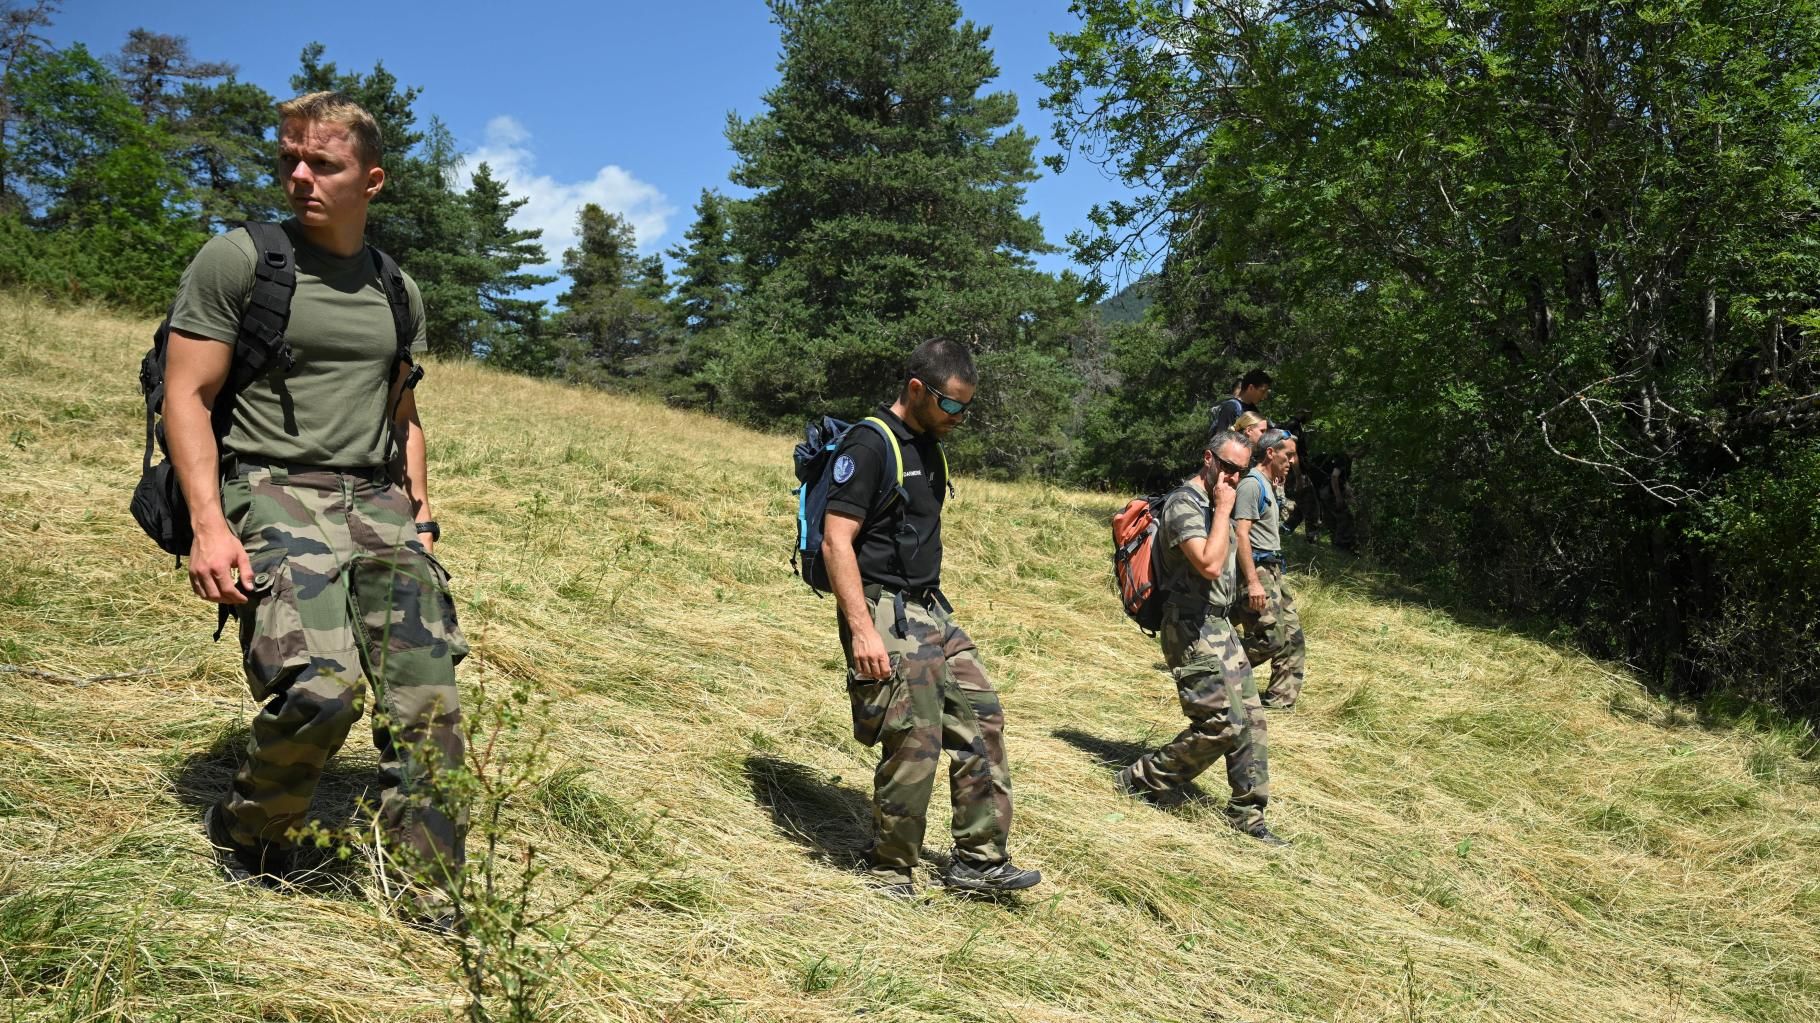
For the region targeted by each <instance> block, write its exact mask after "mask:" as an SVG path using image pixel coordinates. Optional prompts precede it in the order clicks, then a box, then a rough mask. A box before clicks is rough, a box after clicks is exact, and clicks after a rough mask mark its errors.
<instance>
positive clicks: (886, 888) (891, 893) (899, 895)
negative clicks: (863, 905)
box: [872, 881, 916, 901]
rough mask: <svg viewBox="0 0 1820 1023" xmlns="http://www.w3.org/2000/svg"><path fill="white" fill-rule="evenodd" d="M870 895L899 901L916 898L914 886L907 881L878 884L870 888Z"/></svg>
mask: <svg viewBox="0 0 1820 1023" xmlns="http://www.w3.org/2000/svg"><path fill="white" fill-rule="evenodd" d="M872 894H874V895H877V896H879V897H881V898H886V899H897V900H899V901H903V900H908V899H914V898H916V885H914V884H912V883H911V882H909V881H891V882H880V883H876V884H874V885H873V886H872Z"/></svg>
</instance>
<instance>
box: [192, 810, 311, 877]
mask: <svg viewBox="0 0 1820 1023" xmlns="http://www.w3.org/2000/svg"><path fill="white" fill-rule="evenodd" d="M202 827H203V831H204V832H205V833H206V834H207V835H208V840H209V845H211V846H213V847H214V849H215V863H216V865H217V866H219V867H220V868H221V873H222V874H223V875H224V876H226V877H227V879H228V880H229V881H230V882H232V883H234V884H241V883H247V884H256V885H260V886H261V887H265V888H276V887H278V886H279V885H280V884H282V883H283V882H284V877H285V875H286V874H289V873H290V872H291V851H290V850H289V849H284V848H281V847H279V846H275V845H272V844H270V843H267V842H260V843H258V844H256V845H241V844H240V843H239V842H236V841H234V836H233V834H232V833H231V832H230V831H229V830H228V825H227V811H226V810H225V809H223V808H222V806H221V804H220V803H212V804H210V806H209V808H208V810H207V811H206V812H205V813H203V815H202Z"/></svg>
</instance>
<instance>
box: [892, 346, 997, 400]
mask: <svg viewBox="0 0 1820 1023" xmlns="http://www.w3.org/2000/svg"><path fill="white" fill-rule="evenodd" d="M956 377H959V378H960V380H961V382H962V383H964V384H970V385H973V386H978V385H979V382H980V375H979V370H977V369H974V368H973V353H972V352H969V351H968V350H967V346H966V345H964V344H961V343H960V342H959V341H951V340H949V339H948V338H931V339H930V340H928V341H924V342H923V343H922V344H920V345H917V346H916V351H914V352H911V353H910V359H909V361H907V362H905V363H904V387H905V389H906V390H907V389H908V388H909V386H910V381H911V380H913V379H914V380H921V381H922V382H923V383H924V384H926V385H928V386H930V387H934V388H936V389H937V390H940V389H941V388H942V387H944V386H946V385H947V383H948V381H949V380H952V379H954V378H956Z"/></svg>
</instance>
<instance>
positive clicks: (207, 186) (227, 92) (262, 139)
mask: <svg viewBox="0 0 1820 1023" xmlns="http://www.w3.org/2000/svg"><path fill="white" fill-rule="evenodd" d="M277 127H278V113H277V110H276V105H275V103H274V101H273V99H272V95H271V94H270V93H268V92H266V91H265V90H264V89H261V88H260V87H259V86H257V85H253V84H252V83H250V82H239V81H235V80H234V79H232V78H230V79H228V80H227V81H225V82H209V83H197V82H187V83H185V84H184V86H183V93H182V96H181V99H180V102H179V106H178V110H177V118H176V123H175V125H174V126H173V129H172V131H173V134H174V135H175V136H176V145H177V157H178V160H179V161H180V162H181V164H182V166H183V168H184V172H185V173H186V174H187V175H188V177H189V180H190V185H191V187H193V188H194V189H195V191H196V204H197V214H198V218H199V220H200V222H201V226H202V227H203V229H204V230H214V229H217V228H220V227H225V226H231V225H234V224H238V223H240V222H242V221H247V220H275V219H278V218H279V217H283V216H286V215H288V213H287V206H286V203H285V200H284V191H283V190H282V189H281V188H280V187H279V185H278V184H277V182H276V181H274V180H273V177H272V167H273V165H274V163H275V162H276V160H275V159H274V154H275V151H276V143H275V142H274V140H273V134H274V132H275V131H276V129H277Z"/></svg>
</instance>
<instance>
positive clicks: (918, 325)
mask: <svg viewBox="0 0 1820 1023" xmlns="http://www.w3.org/2000/svg"><path fill="white" fill-rule="evenodd" d="M771 12H772V16H773V19H774V20H775V21H776V22H777V24H778V25H779V27H780V28H781V30H782V37H783V58H782V61H781V63H780V64H779V66H778V67H779V71H780V72H781V80H780V81H779V82H778V84H777V86H776V87H774V88H773V89H772V90H771V91H770V92H768V93H766V95H765V102H766V104H767V106H768V108H769V109H768V110H767V111H766V112H765V113H763V114H760V115H758V116H756V117H753V118H751V119H750V120H740V119H738V118H737V117H735V118H732V119H730V121H729V124H728V131H727V134H728V139H729V141H730V142H731V144H732V146H733V150H734V152H735V154H736V155H737V157H738V160H739V162H738V164H737V166H736V167H735V169H734V171H733V175H732V176H733V180H734V181H735V182H736V183H737V184H740V185H744V186H746V187H748V188H751V189H753V190H754V192H755V194H754V195H753V196H752V198H750V199H747V200H743V201H742V202H740V203H739V204H738V206H737V207H735V212H734V232H733V237H734V243H735V245H736V247H737V249H738V251H739V253H740V255H741V257H742V260H743V263H744V273H745V276H746V282H745V283H746V292H745V294H744V296H743V297H742V300H741V303H740V311H739V313H738V315H737V316H736V317H735V322H734V325H733V328H732V329H731V330H730V331H729V336H728V338H727V341H726V344H725V346H724V347H723V350H722V351H721V352H720V353H719V354H717V355H716V357H715V358H714V359H713V360H712V362H711V364H710V367H709V370H708V373H709V375H710V377H711V379H712V381H713V382H714V383H715V385H716V386H717V387H718V388H719V390H720V392H721V394H722V395H723V396H724V397H726V398H727V399H728V401H729V404H730V410H731V411H733V412H735V413H736V414H738V415H740V416H742V417H744V418H747V419H750V420H755V421H759V422H763V423H777V422H778V421H780V420H783V419H787V418H793V417H797V416H801V415H803V414H805V413H813V412H819V411H822V410H825V409H833V410H840V411H845V412H848V413H854V412H858V411H860V410H861V409H863V408H864V407H865V406H867V405H869V404H870V403H871V402H873V401H876V400H879V399H883V398H887V397H889V396H890V393H891V392H892V391H893V390H894V389H895V388H894V387H893V385H892V384H891V382H893V381H895V380H896V378H897V375H898V373H899V371H900V369H901V366H902V363H903V359H904V356H905V355H906V354H907V353H908V351H909V350H910V349H911V348H912V347H914V345H915V344H916V343H917V342H919V341H921V340H923V339H925V338H928V337H934V336H944V335H945V336H950V337H956V338H959V339H961V340H965V341H968V342H970V343H971V344H973V345H974V347H975V348H976V349H977V350H978V351H979V352H980V353H981V355H982V363H983V365H982V373H983V374H984V375H986V376H987V377H988V378H990V373H991V371H992V370H993V369H998V370H1003V371H1006V372H1005V373H1004V374H1002V375H1001V378H1000V380H999V385H1000V389H999V390H997V391H994V390H993V389H992V387H991V386H988V387H987V389H986V390H985V391H984V392H983V393H982V398H981V402H980V404H979V406H978V408H977V413H976V415H975V416H974V419H973V423H974V426H973V428H972V429H971V430H970V431H969V433H970V434H971V440H963V441H962V442H961V445H960V446H961V447H966V446H967V445H969V444H973V445H977V449H976V451H975V453H976V454H979V455H980V456H982V457H984V455H985V454H986V452H988V451H999V452H1015V454H1014V455H1010V456H1007V457H1010V458H1015V459H1017V460H1019V461H1020V462H1021V463H1023V464H1018V465H1011V464H1003V465H1000V466H999V467H1000V468H1003V469H1004V470H1006V471H1008V472H1015V471H1022V470H1026V469H1028V468H1030V465H1029V461H1030V459H1029V458H1028V457H1027V455H1028V453H1029V452H1030V451H1034V450H1037V449H1042V450H1044V451H1047V452H1049V454H1045V455H1043V456H1041V457H1042V460H1044V461H1050V460H1052V459H1051V455H1053V454H1055V453H1056V452H1059V451H1060V450H1061V449H1062V448H1064V447H1065V446H1066V441H1065V439H1063V438H1061V436H1060V433H1059V431H1060V429H1061V426H1062V425H1063V423H1062V420H1063V418H1064V417H1065V415H1066V414H1067V413H1066V406H1067V399H1068V394H1067V393H1065V392H1068V391H1070V389H1071V385H1068V384H1067V383H1066V380H1065V378H1066V376H1067V373H1066V367H1065V364H1066V361H1067V348H1066V341H1065V332H1066V328H1067V327H1068V326H1069V325H1071V324H1072V323H1073V322H1074V321H1075V319H1076V317H1077V316H1078V314H1079V303H1078V301H1077V298H1078V295H1077V291H1078V287H1077V282H1072V281H1069V280H1064V281H1057V280H1056V279H1054V278H1051V277H1049V276H1047V275H1045V274H1042V273H1039V272H1037V271H1036V270H1035V269H1034V268H1033V266H1032V262H1031V258H1030V257H1031V256H1032V255H1033V254H1035V253H1039V252H1045V251H1049V246H1047V244H1046V243H1045V242H1044V241H1043V236H1042V230H1041V228H1040V226H1039V225H1038V223H1037V221H1036V220H1035V219H1034V218H1032V217H1027V216H1025V215H1024V214H1023V213H1022V212H1021V210H1020V206H1021V204H1022V202H1023V198H1024V188H1023V186H1024V185H1025V184H1026V183H1027V182H1029V181H1031V180H1034V178H1035V177H1036V172H1035V164H1034V161H1033V159H1032V152H1033V148H1034V145H1035V140H1034V139H1033V138H1032V137H1031V136H1030V135H1028V134H1027V133H1025V132H1024V131H1023V130H1022V129H1021V128H1017V127H1015V126H1014V121H1015V119H1016V116H1017V99H1016V97H1015V96H1013V95H1011V94H1010V93H1008V92H982V89H984V87H985V86H986V85H987V83H989V82H990V81H991V80H992V79H993V78H994V77H996V76H997V74H998V68H997V67H996V66H995V65H994V63H993V57H992V53H991V51H990V49H988V48H987V45H986V44H987V39H988V36H989V32H988V30H987V29H984V28H981V27H979V26H976V25H974V24H973V23H972V22H967V21H961V20H960V8H959V5H958V4H956V3H954V2H953V0H902V2H898V3H889V4H884V3H876V2H868V0H773V3H772V4H771ZM995 362H996V363H997V365H996V366H993V365H992V364H993V363H995ZM1057 367H1061V376H1059V377H1058V376H1056V375H1055V374H1054V373H1052V372H1050V371H1051V370H1055V369H1056V368H1057ZM1013 372H1015V373H1016V374H1018V375H1019V376H1020V377H1021V379H1022V380H1023V381H1025V382H1029V381H1035V380H1041V381H1044V384H1043V386H1042V387H1041V388H1040V393H1038V392H1036V391H1025V392H1023V393H1021V394H1019V395H1018V400H1019V401H1020V402H1023V403H1024V404H1023V405H1022V407H1021V408H1020V409H1019V410H1018V412H1017V418H1016V419H1015V421H1014V419H1013V417H1012V415H1011V408H1010V406H1008V405H1003V404H1000V403H999V402H1000V399H1001V398H1003V397H1007V396H1009V395H1010V394H1011V392H1010V390H1009V389H1008V388H1007V386H1006V385H1009V384H1010V383H1011V382H1012V375H1011V374H1012V373H1013ZM1058 382H1060V387H1061V391H1062V392H1064V393H1062V394H1061V396H1060V397H1059V398H1058V396H1057V394H1056V388H1055V386H1054V385H1056V384H1057V383H1058ZM1032 402H1034V403H1035V404H1034V405H1032V404H1030V403H1032ZM1009 430H1015V431H1020V439H1019V440H1018V441H1016V442H1012V441H1011V438H1010V434H1009V433H1005V432H1001V431H1009ZM957 450H959V448H957Z"/></svg>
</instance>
